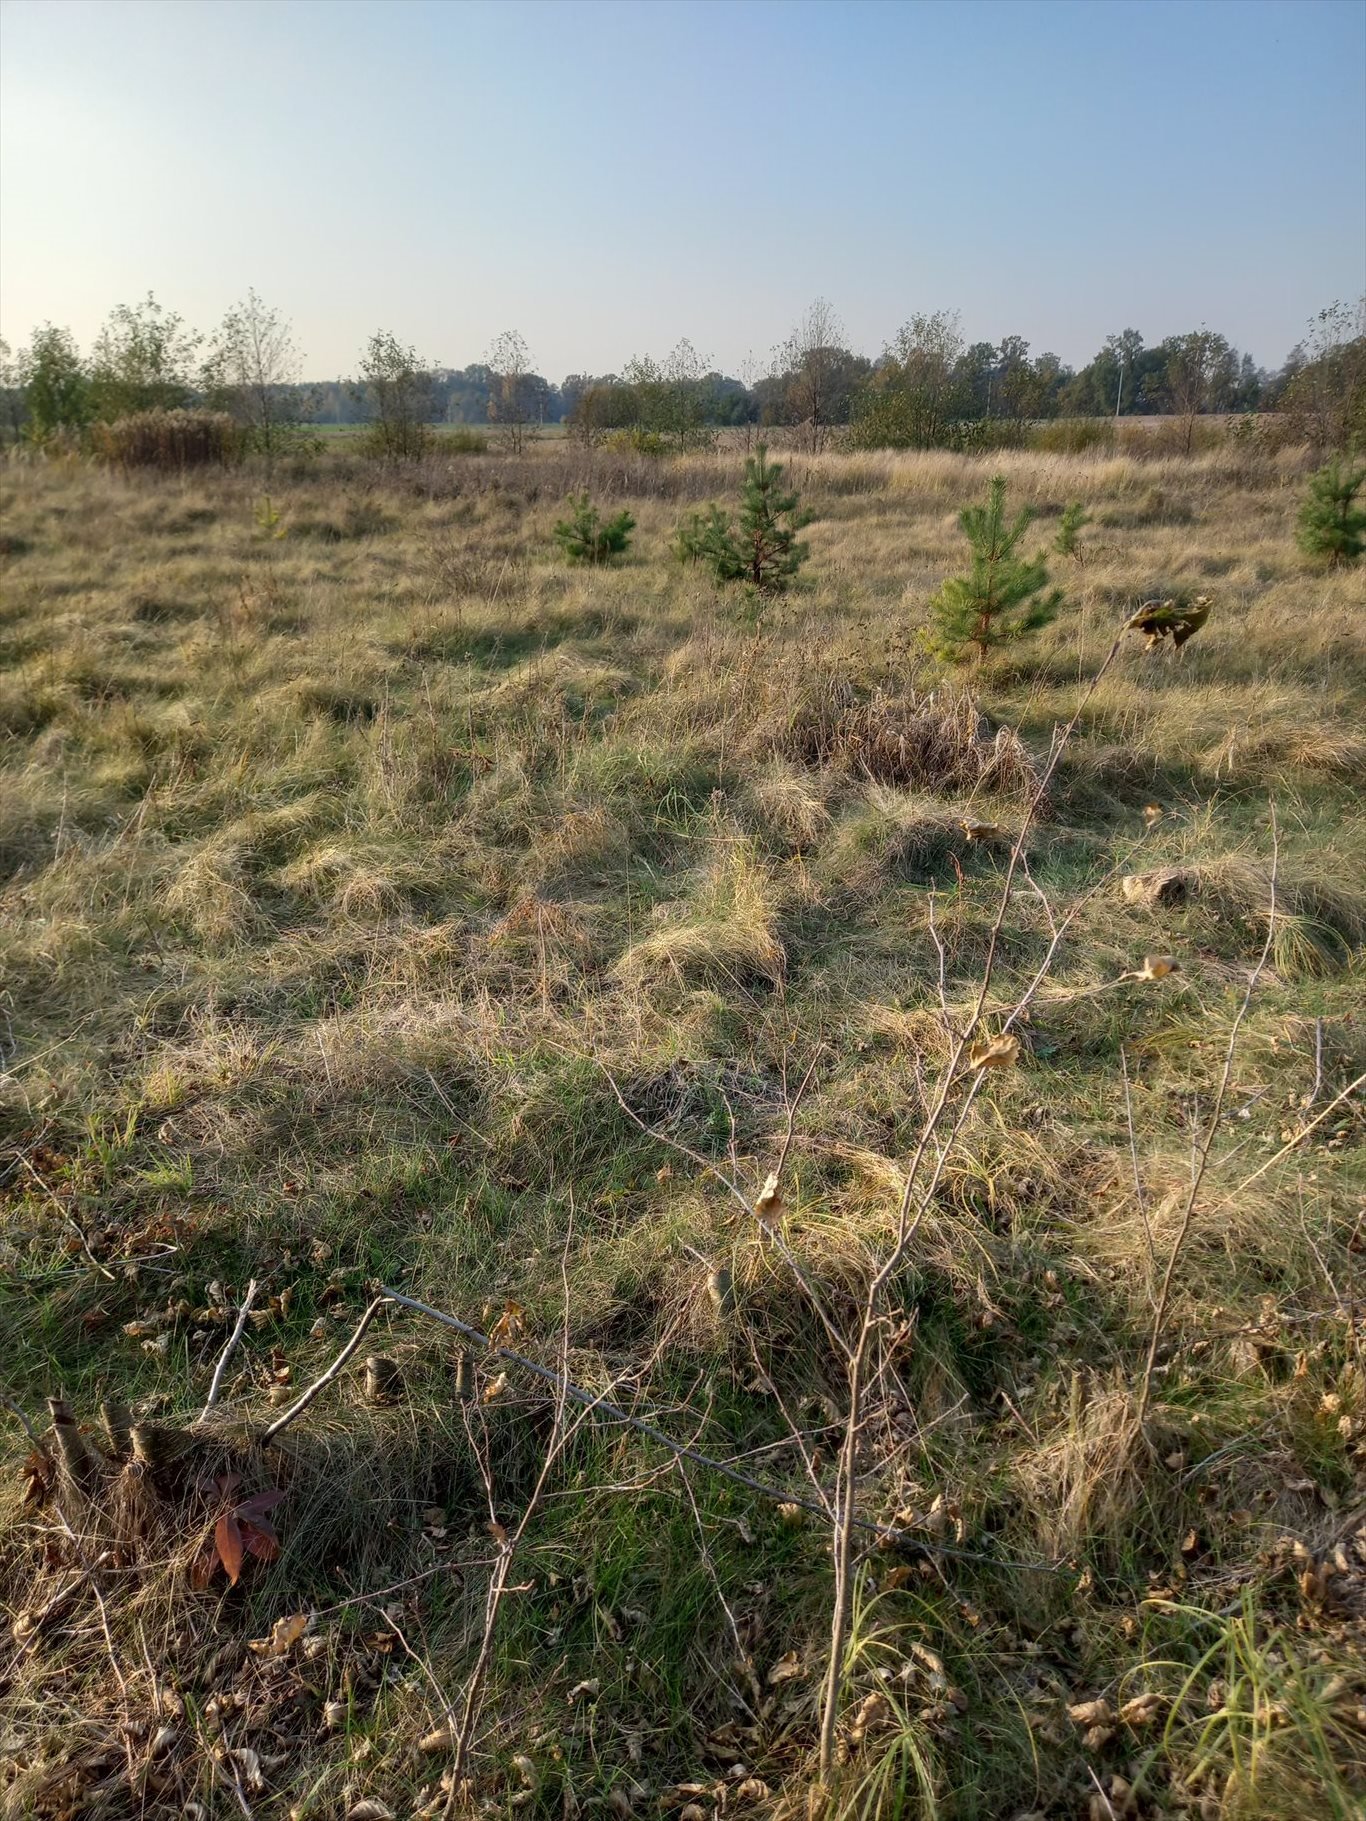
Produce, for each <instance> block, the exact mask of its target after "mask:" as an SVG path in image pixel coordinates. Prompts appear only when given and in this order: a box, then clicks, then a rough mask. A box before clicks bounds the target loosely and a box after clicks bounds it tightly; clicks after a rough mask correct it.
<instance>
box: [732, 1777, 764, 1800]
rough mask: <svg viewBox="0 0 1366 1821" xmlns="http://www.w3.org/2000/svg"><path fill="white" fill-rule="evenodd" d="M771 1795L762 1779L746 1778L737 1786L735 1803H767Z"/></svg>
mask: <svg viewBox="0 0 1366 1821" xmlns="http://www.w3.org/2000/svg"><path fill="white" fill-rule="evenodd" d="M770 1794H771V1792H770V1790H769V1787H768V1785H767V1783H765V1782H764V1780H763V1778H762V1777H746V1778H745V1780H744V1782H743V1783H740V1784H737V1785H736V1789H735V1800H736V1801H737V1802H767V1801H768V1798H769V1795H770Z"/></svg>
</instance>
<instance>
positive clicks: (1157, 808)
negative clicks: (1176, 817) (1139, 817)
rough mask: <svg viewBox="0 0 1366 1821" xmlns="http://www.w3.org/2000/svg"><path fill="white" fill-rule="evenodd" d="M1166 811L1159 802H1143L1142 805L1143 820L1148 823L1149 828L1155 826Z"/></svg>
mask: <svg viewBox="0 0 1366 1821" xmlns="http://www.w3.org/2000/svg"><path fill="white" fill-rule="evenodd" d="M1166 813H1167V812H1166V810H1165V809H1163V807H1162V805H1161V804H1160V803H1145V804H1144V805H1143V820H1144V821H1145V822H1146V823H1147V824H1148V827H1149V828H1156V827H1157V825H1158V823H1159V822H1160V821H1161V820H1162V818H1163V816H1165V815H1166Z"/></svg>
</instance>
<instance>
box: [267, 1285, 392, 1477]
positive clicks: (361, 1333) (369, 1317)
mask: <svg viewBox="0 0 1366 1821" xmlns="http://www.w3.org/2000/svg"><path fill="white" fill-rule="evenodd" d="M392 1294H393V1292H392V1291H390V1290H386V1291H385V1292H384V1296H377V1297H376V1298H375V1300H374V1301H373V1302H372V1303H371V1304H370V1307H369V1308H368V1309H367V1310H366V1311H365V1313H364V1315H362V1316H361V1318H360V1321H359V1322H358V1323H357V1326H356V1331H355V1333H354V1334H353V1335H352V1336H351V1338H350V1340H349V1341H347V1343H346V1345H345V1346H344V1347H343V1348H342V1350H341V1352H340V1353H339V1354H338V1355H337V1357H336V1358H335V1359H334V1360H333V1362H332V1364H331V1365H330V1366H329V1367H328V1368H327V1370H326V1372H324V1373H323V1375H322V1377H321V1378H315V1379H314V1381H313V1383H312V1384H311V1385H310V1386H309V1387H308V1389H307V1390H306V1391H305V1392H304V1394H303V1396H302V1397H301V1398H299V1399H297V1400H296V1401H295V1402H294V1403H292V1404H291V1405H290V1406H289V1408H288V1410H286V1411H285V1413H284V1415H283V1416H277V1417H276V1419H275V1421H274V1422H273V1423H272V1424H271V1425H270V1427H269V1428H268V1429H264V1430H263V1431H262V1432H261V1446H262V1447H265V1445H266V1443H267V1442H273V1441H274V1440H275V1438H276V1436H277V1435H279V1434H281V1433H282V1432H283V1431H284V1430H286V1429H288V1427H289V1425H290V1424H291V1423H292V1422H293V1421H294V1419H295V1417H298V1416H302V1415H303V1413H304V1411H305V1410H307V1408H308V1406H309V1405H310V1404H311V1403H312V1402H313V1400H314V1398H315V1397H316V1396H317V1395H318V1393H319V1392H320V1391H323V1390H325V1389H326V1388H327V1386H328V1385H330V1384H331V1383H332V1380H333V1379H334V1378H336V1376H337V1374H338V1373H339V1372H340V1371H341V1369H342V1367H343V1366H344V1365H345V1364H346V1362H347V1360H349V1359H350V1357H351V1355H352V1354H353V1353H354V1352H355V1351H356V1348H357V1347H358V1346H359V1345H360V1344H361V1342H362V1341H363V1340H364V1339H365V1330H366V1329H367V1328H368V1327H369V1326H370V1323H371V1322H372V1321H373V1320H374V1319H375V1317H376V1316H377V1315H378V1314H379V1312H380V1310H381V1309H382V1308H383V1307H384V1301H385V1297H388V1296H391V1295H392Z"/></svg>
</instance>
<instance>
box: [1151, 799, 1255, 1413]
mask: <svg viewBox="0 0 1366 1821" xmlns="http://www.w3.org/2000/svg"><path fill="white" fill-rule="evenodd" d="M1280 857H1281V846H1280V832H1279V830H1278V829H1277V826H1276V809H1275V805H1274V804H1273V805H1272V809H1271V906H1270V910H1269V912H1268V914H1267V920H1266V941H1265V942H1264V943H1263V944H1262V952H1261V954H1260V955H1259V956H1258V957H1257V965H1256V966H1255V967H1254V968H1253V970H1252V972H1251V974H1250V975H1249V976H1248V982H1247V991H1246V992H1245V993H1244V994H1243V1002H1242V1004H1241V1005H1240V1006H1239V1007H1238V1012H1237V1016H1236V1017H1235V1018H1234V1020H1233V1028H1232V1029H1231V1030H1230V1031H1229V1034H1228V1048H1227V1049H1226V1050H1225V1052H1224V1071H1223V1074H1222V1075H1221V1076H1220V1077H1219V1091H1218V1092H1217V1093H1216V1095H1215V1096H1214V1111H1213V1112H1212V1113H1211V1115H1210V1120H1209V1124H1208V1125H1207V1126H1206V1128H1205V1136H1204V1139H1203V1141H1202V1143H1201V1144H1200V1146H1199V1148H1198V1150H1197V1151H1196V1153H1195V1156H1194V1158H1193V1159H1192V1164H1193V1168H1192V1170H1191V1186H1190V1189H1189V1191H1188V1192H1187V1195H1186V1204H1185V1206H1184V1207H1183V1208H1182V1210H1181V1220H1180V1223H1179V1224H1178V1226H1177V1229H1176V1237H1175V1239H1174V1240H1173V1241H1172V1249H1171V1252H1170V1253H1169V1254H1168V1257H1167V1268H1166V1270H1165V1271H1164V1272H1163V1274H1162V1285H1161V1288H1160V1289H1159V1291H1158V1293H1157V1303H1156V1306H1155V1307H1154V1309H1153V1325H1152V1332H1151V1334H1150V1335H1149V1338H1148V1357H1147V1359H1146V1360H1145V1362H1144V1365H1143V1377H1142V1379H1141V1381H1140V1383H1139V1388H1138V1404H1137V1407H1136V1409H1135V1411H1134V1423H1135V1427H1136V1429H1137V1431H1138V1433H1139V1434H1140V1435H1141V1434H1142V1433H1143V1426H1144V1424H1145V1423H1146V1421H1147V1417H1148V1405H1149V1402H1150V1401H1151V1398H1152V1389H1153V1369H1154V1367H1155V1366H1156V1364H1157V1350H1158V1348H1159V1347H1160V1346H1161V1344H1162V1330H1163V1327H1164V1326H1165V1324H1166V1319H1167V1304H1168V1302H1169V1301H1170V1299H1171V1289H1172V1279H1173V1278H1174V1277H1175V1275H1176V1265H1177V1260H1178V1259H1179V1258H1180V1256H1181V1253H1182V1250H1183V1249H1184V1247H1185V1244H1186V1238H1187V1235H1188V1234H1189V1233H1190V1229H1191V1222H1192V1221H1193V1219H1194V1218H1195V1205H1196V1202H1197V1201H1198V1200H1199V1197H1200V1185H1201V1183H1202V1182H1203V1181H1204V1179H1205V1171H1206V1169H1207V1167H1208V1165H1209V1159H1210V1152H1211V1151H1212V1150H1213V1148H1214V1140H1215V1138H1216V1137H1217V1136H1218V1132H1219V1121H1220V1118H1221V1116H1222V1114H1223V1110H1224V1097H1225V1095H1226V1094H1227V1093H1228V1084H1229V1082H1230V1080H1231V1079H1232V1076H1233V1058H1234V1055H1235V1053H1236V1051H1237V1048H1238V1033H1239V1031H1240V1030H1241V1029H1242V1027H1243V1020H1244V1019H1245V1018H1246V1017H1247V1014H1248V1010H1249V1008H1250V1007H1251V1004H1252V995H1253V993H1254V992H1255V991H1256V990H1257V982H1258V981H1259V980H1260V979H1261V977H1262V970H1263V968H1264V967H1265V966H1266V964H1267V960H1268V957H1269V956H1270V954H1271V945H1272V942H1273V940H1274V939H1275V935H1276V877H1277V872H1278V870H1279V867H1280Z"/></svg>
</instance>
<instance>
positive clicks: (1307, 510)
mask: <svg viewBox="0 0 1366 1821" xmlns="http://www.w3.org/2000/svg"><path fill="white" fill-rule="evenodd" d="M1363 481H1366V468H1354V467H1352V465H1351V463H1350V462H1341V461H1339V460H1337V459H1336V458H1334V460H1332V461H1331V462H1329V463H1328V465H1327V467H1324V468H1320V469H1319V471H1318V473H1317V474H1315V475H1314V476H1313V477H1312V478H1311V480H1310V482H1309V495H1308V497H1307V499H1306V500H1305V502H1304V504H1303V506H1301V508H1300V522H1299V528H1298V530H1297V531H1296V533H1295V536H1296V541H1297V542H1298V544H1299V547H1300V549H1301V550H1303V552H1304V554H1305V555H1306V556H1308V557H1312V558H1313V559H1314V560H1315V561H1316V562H1320V563H1328V564H1331V565H1332V566H1333V567H1334V568H1336V567H1337V566H1338V565H1339V564H1343V563H1355V562H1356V561H1357V559H1358V558H1359V557H1360V555H1361V553H1362V550H1363V549H1366V510H1363V509H1362V507H1360V506H1359V505H1358V504H1357V494H1358V493H1359V492H1360V491H1361V486H1362V483H1363Z"/></svg>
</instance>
